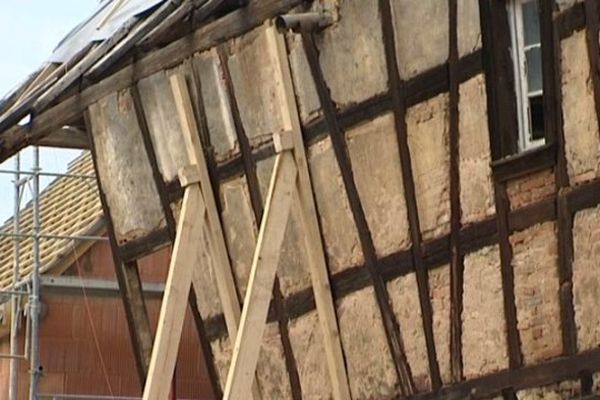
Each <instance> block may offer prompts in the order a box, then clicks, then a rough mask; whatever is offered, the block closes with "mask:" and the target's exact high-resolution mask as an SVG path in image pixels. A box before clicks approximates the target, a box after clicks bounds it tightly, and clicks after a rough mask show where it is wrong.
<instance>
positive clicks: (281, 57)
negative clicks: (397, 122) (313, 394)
mask: <svg viewBox="0 0 600 400" xmlns="http://www.w3.org/2000/svg"><path fill="white" fill-rule="evenodd" d="M267 38H268V40H269V51H270V52H271V54H272V57H273V59H274V62H275V66H276V70H277V72H278V73H279V74H280V76H281V79H282V84H283V91H282V92H279V93H280V94H281V95H282V97H281V98H280V99H279V100H280V101H279V104H280V105H281V111H282V113H281V115H282V116H283V120H284V125H285V129H289V132H290V133H291V134H276V135H275V136H274V145H275V150H276V151H278V152H281V151H284V150H286V149H289V148H291V147H293V148H294V157H295V161H296V167H297V168H298V180H297V190H296V191H295V193H296V194H297V199H296V203H297V204H298V206H299V207H298V210H299V214H300V215H299V218H298V220H299V221H300V222H301V226H302V230H303V232H304V235H303V236H304V240H305V242H304V243H305V246H306V250H307V253H308V263H309V269H310V277H311V282H312V290H313V292H314V296H315V303H316V308H317V313H318V316H319V325H320V327H321V332H322V335H323V345H324V348H325V356H326V358H327V367H328V369H329V376H330V379H331V386H332V390H333V398H334V399H336V400H343V399H350V387H349V383H348V377H347V374H346V368H345V364H344V355H343V352H342V345H341V342H340V334H339V328H338V324H337V316H336V312H335V306H334V302H333V296H332V293H331V287H330V281H329V275H328V272H327V262H326V259H325V250H324V249H323V243H322V242H321V240H320V238H321V233H320V230H319V222H318V220H317V211H316V205H315V200H314V196H313V190H312V184H311V181H310V175H309V171H308V162H307V159H306V151H305V148H304V140H303V136H302V129H301V126H300V117H299V115H298V105H297V104H296V95H295V92H294V85H293V81H292V75H291V68H290V64H289V59H288V57H287V49H286V44H285V40H284V38H283V36H282V35H281V34H279V33H278V32H277V30H276V29H275V27H274V26H271V27H269V28H268V30H267Z"/></svg>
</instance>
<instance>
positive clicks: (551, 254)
mask: <svg viewBox="0 0 600 400" xmlns="http://www.w3.org/2000/svg"><path fill="white" fill-rule="evenodd" d="M510 242H511V245H512V248H513V259H512V265H513V271H514V285H515V306H516V309H517V329H518V330H519V337H520V339H521V352H522V354H523V362H524V364H525V365H533V364H537V363H540V362H541V361H545V360H548V359H551V358H553V357H558V356H560V355H561V353H562V334H561V327H560V303H559V296H558V293H559V280H558V242H557V239H556V225H555V223H554V222H546V223H543V224H538V225H534V226H532V227H531V228H528V229H526V230H524V231H520V232H516V233H514V234H512V235H511V237H510Z"/></svg>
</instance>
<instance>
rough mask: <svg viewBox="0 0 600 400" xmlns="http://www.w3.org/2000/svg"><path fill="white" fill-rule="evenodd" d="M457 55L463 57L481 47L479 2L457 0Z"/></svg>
mask: <svg viewBox="0 0 600 400" xmlns="http://www.w3.org/2000/svg"><path fill="white" fill-rule="evenodd" d="M456 6H457V13H456V14H457V15H456V23H457V30H458V32H457V34H458V56H459V57H463V56H466V55H467V54H471V53H474V52H475V51H477V50H479V49H481V46H482V38H481V21H480V19H479V18H480V17H479V2H478V1H473V0H458V1H457V5H456Z"/></svg>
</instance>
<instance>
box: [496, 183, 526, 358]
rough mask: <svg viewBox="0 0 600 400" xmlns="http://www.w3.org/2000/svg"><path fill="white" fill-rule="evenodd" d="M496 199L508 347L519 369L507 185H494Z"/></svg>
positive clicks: (519, 346)
mask: <svg viewBox="0 0 600 400" xmlns="http://www.w3.org/2000/svg"><path fill="white" fill-rule="evenodd" d="M494 199H495V203H496V222H497V224H498V244H499V246H500V264H501V265H500V268H501V270H502V298H503V301H504V316H505V319H506V345H507V346H508V364H509V368H511V369H516V368H519V367H520V366H521V365H522V363H523V359H522V356H521V340H520V337H519V330H518V328H517V308H516V305H515V282H514V280H515V277H514V271H513V267H512V247H511V245H510V240H509V235H510V233H509V230H508V214H509V210H510V204H509V200H508V194H507V193H506V184H504V183H499V182H495V183H494Z"/></svg>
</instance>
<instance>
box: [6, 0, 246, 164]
mask: <svg viewBox="0 0 600 400" xmlns="http://www.w3.org/2000/svg"><path fill="white" fill-rule="evenodd" d="M241 3H244V1H242V0H235V1H233V0H105V1H103V2H101V3H100V4H99V6H98V9H97V10H96V12H95V13H94V14H93V15H92V16H90V17H89V18H88V19H87V20H85V21H84V22H82V23H81V24H79V25H78V26H77V27H75V28H74V29H73V30H72V31H71V32H70V33H69V34H68V35H67V36H66V37H65V38H64V39H63V40H62V41H61V42H60V43H59V44H58V46H57V48H56V49H55V51H54V53H53V54H52V56H51V57H50V59H49V60H48V62H46V63H45V64H44V65H42V66H41V67H40V68H39V69H38V70H37V71H36V72H34V73H32V74H31V75H30V76H29V77H28V78H27V79H26V80H25V81H24V82H23V83H21V84H20V85H18V86H17V87H16V88H15V89H14V90H12V91H11V92H10V93H8V94H7V95H6V96H5V97H4V98H3V99H2V100H0V149H1V148H2V147H5V146H7V145H6V143H4V141H5V140H6V139H4V140H2V137H1V135H2V133H5V131H7V130H8V129H10V128H12V127H15V125H17V124H18V123H19V122H20V121H23V120H26V117H28V116H29V117H31V118H30V122H29V124H30V125H33V124H34V123H35V117H36V116H37V115H39V114H40V113H42V112H43V111H44V110H46V109H47V108H48V107H50V106H51V105H53V104H55V103H56V102H58V101H59V97H60V96H61V95H63V94H64V93H65V92H67V91H69V90H70V89H75V90H79V89H81V87H83V86H85V84H91V83H93V82H97V81H98V80H100V79H101V78H103V77H104V76H106V74H107V73H108V72H109V71H110V68H111V67H113V66H114V65H115V64H118V63H119V61H120V60H121V59H123V58H125V57H127V56H129V55H130V54H132V51H134V50H135V51H136V54H139V52H140V51H142V50H141V49H144V51H150V50H151V49H153V48H157V47H159V46H161V45H162V44H164V42H165V41H168V40H171V39H173V35H178V34H179V35H184V34H185V33H187V31H188V30H189V27H190V24H183V23H181V21H182V20H184V19H188V18H189V19H191V20H192V22H194V23H200V22H201V21H204V20H206V19H207V18H208V17H211V16H213V15H214V14H215V12H218V11H219V10H222V9H223V7H224V6H231V5H232V4H234V5H240V4H241ZM165 37H168V38H169V39H165ZM176 37H177V36H175V38H176ZM21 136H24V137H25V138H24V139H23V140H24V144H25V145H26V144H30V142H27V140H28V138H26V136H27V135H26V132H22V133H21ZM25 142H27V143H25ZM67 142H68V139H67ZM54 145H59V146H63V143H54ZM64 147H69V145H68V143H66V144H64ZM13 153H14V152H13ZM9 156H10V155H8V156H4V155H3V156H2V159H6V158H8V157H9ZM0 161H2V160H0Z"/></svg>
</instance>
